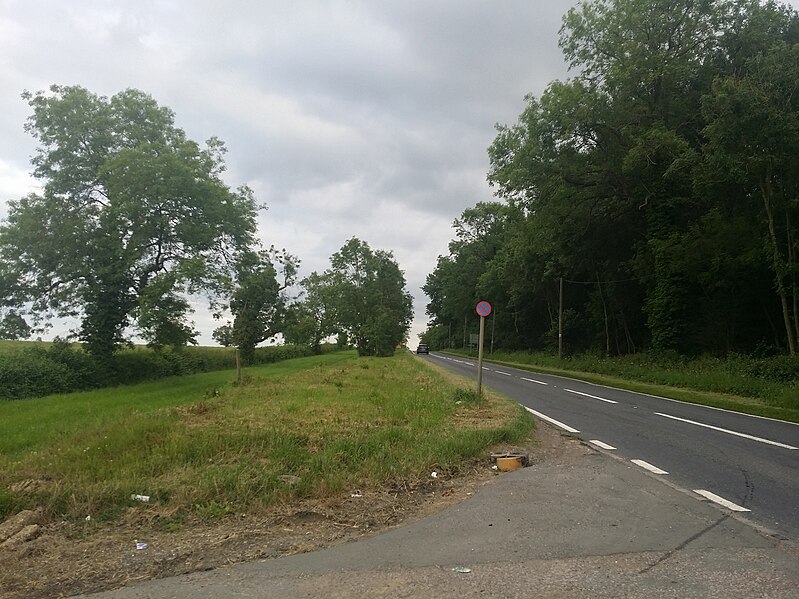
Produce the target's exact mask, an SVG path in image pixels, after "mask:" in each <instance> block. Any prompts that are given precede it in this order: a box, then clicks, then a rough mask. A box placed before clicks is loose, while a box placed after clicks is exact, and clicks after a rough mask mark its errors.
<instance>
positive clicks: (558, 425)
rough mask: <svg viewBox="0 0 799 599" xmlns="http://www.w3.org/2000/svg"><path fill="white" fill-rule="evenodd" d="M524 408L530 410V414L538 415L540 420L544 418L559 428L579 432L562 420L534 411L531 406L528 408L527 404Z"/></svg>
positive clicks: (569, 431) (568, 431)
mask: <svg viewBox="0 0 799 599" xmlns="http://www.w3.org/2000/svg"><path fill="white" fill-rule="evenodd" d="M524 409H525V410H527V411H528V412H530V413H531V414H533V415H534V416H538V417H539V418H540V419H541V420H546V421H547V422H549V423H550V424H554V425H555V426H557V427H559V428H562V429H563V430H564V431H566V432H567V433H579V432H580V431H578V430H577V429H576V428H572V427H570V426H569V425H568V424H563V423H562V422H558V421H557V420H555V419H554V418H550V417H549V416H547V415H545V414H542V413H541V412H536V411H535V410H533V409H532V408H528V407H527V406H524Z"/></svg>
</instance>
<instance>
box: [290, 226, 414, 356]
mask: <svg viewBox="0 0 799 599" xmlns="http://www.w3.org/2000/svg"><path fill="white" fill-rule="evenodd" d="M303 287H304V288H305V296H304V299H303V301H301V302H298V303H297V304H296V305H295V306H294V307H293V309H292V311H291V316H290V324H289V326H288V327H287V329H286V334H287V338H288V339H289V340H291V341H294V342H302V343H306V344H309V345H311V346H318V344H319V343H320V341H321V339H323V338H325V337H327V336H329V335H333V334H338V335H339V344H342V343H341V342H342V341H343V340H344V339H346V340H348V341H349V342H350V343H351V344H352V345H353V346H355V348H356V349H357V350H358V355H361V356H391V355H393V354H394V351H395V349H396V348H397V347H398V346H399V345H401V344H402V343H404V342H405V339H406V337H407V334H408V328H409V327H410V323H411V318H412V317H413V304H412V299H411V296H410V294H409V293H408V291H407V290H406V289H405V275H404V274H403V272H402V270H400V268H399V266H398V265H397V262H396V261H395V260H394V256H393V254H392V253H391V252H386V251H383V250H373V249H372V248H371V247H369V244H368V243H366V242H365V241H361V240H360V239H358V238H356V237H353V238H352V239H350V240H349V241H347V242H346V243H345V244H344V245H343V246H342V247H341V249H340V250H339V251H338V252H336V253H335V254H333V255H332V256H331V258H330V268H329V269H327V270H326V271H325V272H324V273H322V274H318V273H313V274H311V276H310V277H308V278H307V279H305V280H304V281H303Z"/></svg>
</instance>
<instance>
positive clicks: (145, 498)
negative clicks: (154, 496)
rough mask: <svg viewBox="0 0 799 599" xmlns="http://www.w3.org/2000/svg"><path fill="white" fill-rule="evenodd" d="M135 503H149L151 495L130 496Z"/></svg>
mask: <svg viewBox="0 0 799 599" xmlns="http://www.w3.org/2000/svg"><path fill="white" fill-rule="evenodd" d="M130 498H131V499H132V500H133V501H141V502H142V503H149V501H150V496H149V495H136V494H135V493H134V494H133V495H131V496H130Z"/></svg>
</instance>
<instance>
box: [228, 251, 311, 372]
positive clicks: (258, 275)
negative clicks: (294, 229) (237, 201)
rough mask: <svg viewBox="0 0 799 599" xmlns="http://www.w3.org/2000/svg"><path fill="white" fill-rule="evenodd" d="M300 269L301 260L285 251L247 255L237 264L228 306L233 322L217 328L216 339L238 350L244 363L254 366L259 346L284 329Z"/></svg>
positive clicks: (249, 253)
mask: <svg viewBox="0 0 799 599" xmlns="http://www.w3.org/2000/svg"><path fill="white" fill-rule="evenodd" d="M298 267H299V260H298V259H297V258H296V257H295V256H293V255H291V254H289V253H288V252H287V251H286V250H285V249H282V250H278V249H276V248H274V247H271V248H270V249H269V250H267V251H260V252H245V253H244V254H243V255H242V256H241V257H240V258H239V261H238V263H237V265H236V281H235V288H234V290H233V293H232V295H231V299H230V304H229V306H228V308H229V309H230V312H231V314H232V315H233V322H232V323H228V324H226V325H223V326H221V327H219V328H218V329H216V331H214V338H215V339H216V340H217V341H218V342H220V343H221V344H222V345H226V346H227V345H235V346H236V347H238V349H239V351H240V354H241V358H242V360H243V361H244V362H245V363H251V362H252V360H253V357H254V355H255V347H256V346H257V345H258V344H259V343H262V342H263V341H266V340H267V339H271V338H273V337H275V336H276V335H278V334H279V333H282V332H284V330H285V327H286V322H287V316H288V312H289V309H290V303H291V299H292V298H291V297H290V295H289V293H288V290H289V288H290V287H291V286H292V285H294V283H295V282H296V278H297V269H298Z"/></svg>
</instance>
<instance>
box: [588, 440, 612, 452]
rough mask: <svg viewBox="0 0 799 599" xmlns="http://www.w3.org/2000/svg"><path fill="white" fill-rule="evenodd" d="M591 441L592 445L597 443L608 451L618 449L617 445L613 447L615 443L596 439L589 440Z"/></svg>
mask: <svg viewBox="0 0 799 599" xmlns="http://www.w3.org/2000/svg"><path fill="white" fill-rule="evenodd" d="M589 443H591V444H592V445H596V446H597V447H601V448H602V449H607V450H608V451H612V450H614V449H616V448H615V447H613V445H608V444H607V443H603V442H602V441H597V440H596V439H593V440H591V441H589Z"/></svg>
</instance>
